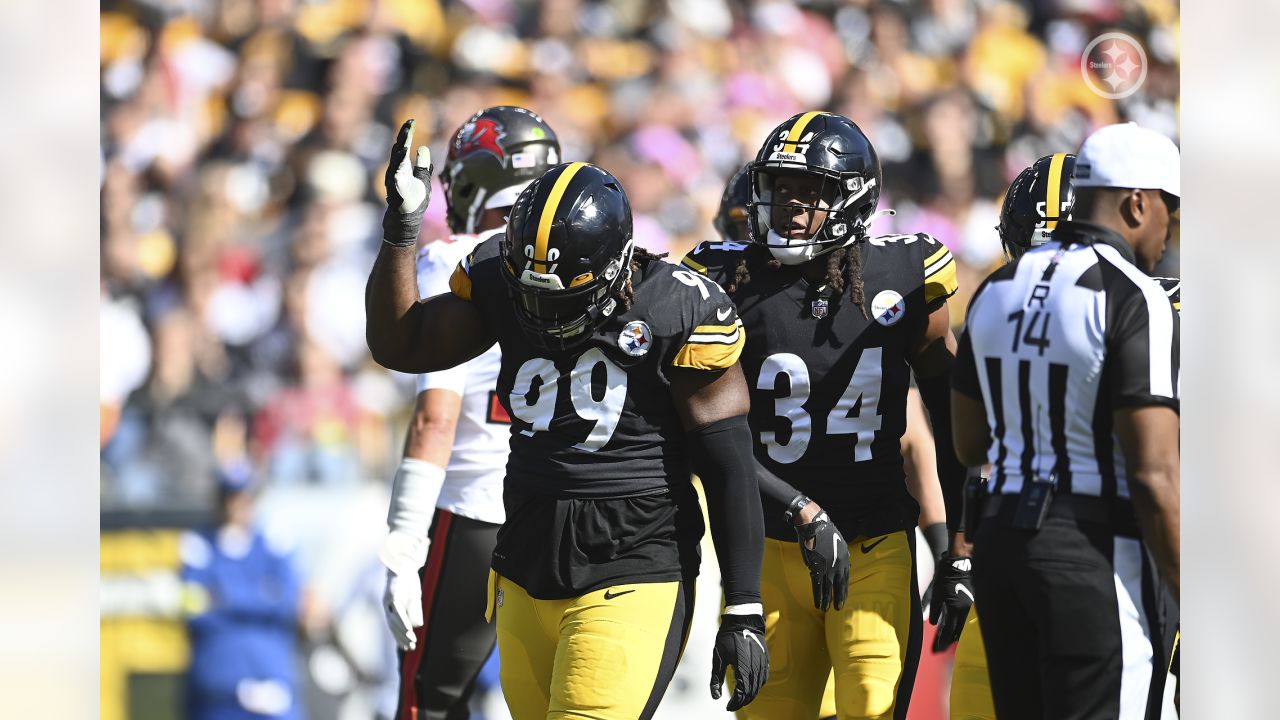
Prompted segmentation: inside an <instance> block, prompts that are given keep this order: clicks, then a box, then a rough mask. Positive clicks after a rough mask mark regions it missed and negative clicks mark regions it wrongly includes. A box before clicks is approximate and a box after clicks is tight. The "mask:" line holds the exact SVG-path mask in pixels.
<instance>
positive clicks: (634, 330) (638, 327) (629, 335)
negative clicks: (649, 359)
mask: <svg viewBox="0 0 1280 720" xmlns="http://www.w3.org/2000/svg"><path fill="white" fill-rule="evenodd" d="M652 344H653V332H652V331H650V330H649V326H648V325H646V324H645V322H644V321H643V320H632V321H631V322H629V323H627V324H626V325H624V326H623V327H622V332H619V333H618V347H620V348H622V352H624V353H626V354H628V355H630V356H631V357H640V356H641V355H644V354H645V353H647V352H649V346H650V345H652Z"/></svg>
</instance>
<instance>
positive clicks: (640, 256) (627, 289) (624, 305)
mask: <svg viewBox="0 0 1280 720" xmlns="http://www.w3.org/2000/svg"><path fill="white" fill-rule="evenodd" d="M666 256H667V253H661V254H656V253H651V252H649V251H648V250H645V249H644V248H642V247H640V246H639V245H637V246H636V247H635V250H634V252H633V253H632V255H631V274H630V276H628V277H627V282H626V283H624V284H623V286H622V287H621V288H619V289H618V292H617V293H615V294H614V296H613V299H614V300H617V301H618V314H619V315H621V314H622V313H624V312H626V311H628V310H630V309H631V304H632V303H633V302H635V299H636V292H635V288H634V287H632V285H631V281H632V280H633V279H634V278H635V276H636V273H637V272H639V271H640V269H641V267H643V266H646V265H649V264H650V263H652V262H654V261H655V260H661V259H662V258H664V257H666Z"/></svg>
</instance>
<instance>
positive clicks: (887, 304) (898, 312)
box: [871, 290, 907, 327]
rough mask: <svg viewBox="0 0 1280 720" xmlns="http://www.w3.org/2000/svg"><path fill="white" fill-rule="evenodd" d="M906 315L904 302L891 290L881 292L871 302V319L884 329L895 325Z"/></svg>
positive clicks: (899, 295)
mask: <svg viewBox="0 0 1280 720" xmlns="http://www.w3.org/2000/svg"><path fill="white" fill-rule="evenodd" d="M906 314H907V302H906V300H903V299H902V295H901V294H899V293H897V292H895V291H893V290H881V291H880V292H878V293H876V296H875V297H874V298H872V300H871V317H873V318H875V319H876V322H878V323H880V324H881V325H884V326H885V327H888V326H890V325H896V324H897V323H898V321H899V320H901V319H902V316H903V315H906Z"/></svg>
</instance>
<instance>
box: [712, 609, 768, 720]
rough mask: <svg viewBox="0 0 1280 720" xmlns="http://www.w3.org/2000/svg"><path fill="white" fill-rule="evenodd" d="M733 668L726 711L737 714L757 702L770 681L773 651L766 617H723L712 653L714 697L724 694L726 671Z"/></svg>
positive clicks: (721, 617) (717, 698) (717, 697)
mask: <svg viewBox="0 0 1280 720" xmlns="http://www.w3.org/2000/svg"><path fill="white" fill-rule="evenodd" d="M730 665H732V666H733V697H731V698H729V704H728V705H726V706H725V709H726V710H728V711H730V712H733V711H734V710H737V709H738V708H740V707H742V706H743V705H746V704H747V703H749V702H751V701H752V700H754V699H755V697H756V693H758V692H760V688H762V687H764V683H765V681H766V680H768V679H769V649H768V648H767V647H765V644H764V617H763V616H762V615H721V616H720V631H719V632H717V633H716V645H715V649H714V650H713V651H712V653H711V697H712V698H714V699H716V700H719V699H720V695H721V694H722V693H723V691H724V673H725V668H727V667H729V666H730Z"/></svg>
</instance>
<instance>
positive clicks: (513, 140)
mask: <svg viewBox="0 0 1280 720" xmlns="http://www.w3.org/2000/svg"><path fill="white" fill-rule="evenodd" d="M558 162H560V141H559V140H558V139H557V138H556V134H555V131H553V130H552V129H551V126H550V125H547V123H546V121H545V120H543V119H542V118H541V117H538V115H537V114H535V113H534V112H532V111H530V110H526V109H524V108H522V107H514V106H510V105H498V106H496V107H491V108H485V109H484V110H481V111H480V112H478V113H476V114H475V115H472V116H471V118H470V119H469V120H467V121H466V122H465V123H463V124H462V127H460V128H458V130H457V132H455V133H454V134H453V137H452V138H451V139H450V140H449V154H448V156H447V159H446V160H445V165H444V171H443V172H442V173H440V185H441V186H442V187H443V188H444V201H445V208H446V209H445V221H446V222H448V223H449V229H450V230H452V231H453V232H455V233H474V232H476V231H477V230H478V227H477V226H478V224H479V222H480V216H481V215H483V214H484V211H485V210H488V209H490V208H503V207H509V206H511V205H513V204H514V203H515V200H516V197H517V196H519V195H520V191H521V190H523V189H524V188H525V186H526V185H528V184H529V183H530V182H532V181H533V180H534V178H537V177H538V176H539V175H541V174H542V173H544V172H546V171H547V168H549V167H551V166H552V165H555V164H556V163H558Z"/></svg>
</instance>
